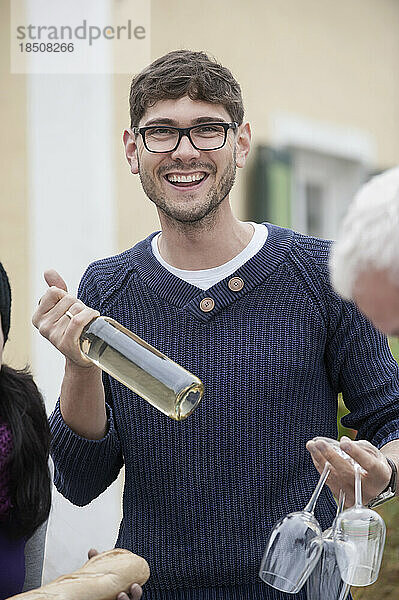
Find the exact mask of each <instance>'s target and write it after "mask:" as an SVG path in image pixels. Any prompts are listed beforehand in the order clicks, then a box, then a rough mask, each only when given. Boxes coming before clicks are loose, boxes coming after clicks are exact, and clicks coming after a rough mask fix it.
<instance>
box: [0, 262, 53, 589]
mask: <svg viewBox="0 0 399 600" xmlns="http://www.w3.org/2000/svg"><path fill="white" fill-rule="evenodd" d="M10 314H11V289H10V284H9V280H8V276H7V273H6V272H5V270H4V268H3V265H2V264H1V263H0V598H8V597H9V596H11V595H13V594H17V593H18V592H21V591H22V590H23V591H27V590H29V589H33V588H35V587H38V586H39V585H40V583H41V574H42V567H43V553H44V537H45V529H46V527H45V523H46V521H47V518H48V515H49V511H50V505H51V482H50V473H49V469H48V457H49V449H50V430H49V426H48V422H47V415H46V411H45V407H44V403H43V399H42V396H41V394H40V392H39V390H38V389H37V387H36V385H35V383H34V381H33V379H32V377H31V375H30V373H29V372H28V371H27V370H22V371H19V370H16V369H13V368H11V367H9V366H7V365H5V364H4V363H3V361H2V355H3V349H4V345H5V343H6V341H7V339H8V334H9V329H10Z"/></svg>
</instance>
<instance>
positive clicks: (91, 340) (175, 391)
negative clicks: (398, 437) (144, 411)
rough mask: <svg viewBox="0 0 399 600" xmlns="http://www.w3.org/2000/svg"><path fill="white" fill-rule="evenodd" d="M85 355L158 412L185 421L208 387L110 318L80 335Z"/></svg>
mask: <svg viewBox="0 0 399 600" xmlns="http://www.w3.org/2000/svg"><path fill="white" fill-rule="evenodd" d="M80 349H81V351H82V353H83V355H84V356H85V357H86V358H88V359H89V360H91V361H92V362H93V363H94V364H96V365H97V366H99V367H100V368H101V369H102V370H103V371H105V372H106V373H109V375H111V376H112V377H114V378H115V379H117V380H118V381H120V382H121V383H122V384H123V385H126V386H127V387H128V388H129V389H131V390H133V392H135V393H136V394H138V395H139V396H141V397H142V398H144V399H145V400H147V402H149V403H150V404H152V405H153V406H155V407H156V408H157V409H158V410H160V411H161V412H163V413H164V414H165V415H167V416H168V417H171V418H172V419H175V420H176V421H182V420H183V419H185V418H186V417H188V416H189V415H191V413H192V412H193V410H194V409H195V408H196V406H197V405H198V403H199V401H200V400H201V398H202V395H203V392H204V386H203V384H202V382H201V380H200V379H198V377H196V376H195V375H193V374H192V373H190V372H189V371H186V369H184V368H183V367H181V366H180V365H178V364H177V363H175V362H174V361H173V360H171V359H170V358H168V357H167V356H165V355H164V354H162V353H161V352H159V351H158V350H157V349H156V348H154V347H153V346H151V345H150V344H147V342H145V341H144V340H142V339H141V338H140V337H139V336H138V335H136V334H134V333H132V332H131V331H129V329H126V327H123V326H122V325H120V324H119V323H118V322H117V321H115V320H114V319H111V318H110V317H103V316H101V317H97V318H95V319H93V321H91V322H90V323H89V324H88V325H86V327H85V328H84V330H83V332H82V334H81V336H80Z"/></svg>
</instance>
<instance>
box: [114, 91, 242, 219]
mask: <svg viewBox="0 0 399 600" xmlns="http://www.w3.org/2000/svg"><path fill="white" fill-rule="evenodd" d="M216 121H217V122H227V123H228V122H231V117H230V115H229V114H228V112H227V111H226V109H225V108H224V107H223V106H222V105H219V104H210V103H208V102H201V101H194V100H191V99H190V98H189V97H188V96H184V97H182V98H179V99H177V100H162V101H159V102H157V103H156V104H155V105H154V106H152V107H150V108H148V109H147V111H146V112H145V114H144V115H143V117H142V119H141V121H140V123H139V127H145V126H148V125H170V126H174V127H190V126H192V125H198V124H201V123H205V122H216ZM127 133H128V132H125V136H124V139H125V147H126V155H127V158H128V161H129V163H130V165H131V170H132V172H133V173H139V175H140V180H141V183H142V186H143V189H144V191H145V193H146V194H147V196H148V197H149V199H150V200H151V201H152V202H154V204H155V205H156V206H157V207H158V209H160V211H161V212H163V213H165V214H166V215H168V216H169V217H170V218H171V219H173V220H176V221H180V222H183V223H193V222H197V221H200V220H201V219H203V218H204V217H206V216H207V215H208V214H210V213H212V212H213V211H214V210H215V208H216V207H217V206H218V205H219V204H220V203H221V202H222V201H223V200H224V199H225V198H226V197H227V196H228V194H229V192H230V190H231V188H232V186H233V183H234V179H235V171H236V166H243V165H244V162H245V157H246V154H247V152H248V150H249V138H250V134H249V126H245V125H244V126H241V128H240V130H239V132H238V134H236V133H235V132H234V131H233V130H232V129H229V130H228V132H227V139H226V143H225V145H224V146H223V147H222V148H220V149H219V150H211V151H201V150H196V149H195V148H194V146H193V145H192V144H191V142H190V140H189V139H188V137H186V136H184V137H182V139H181V140H180V143H179V145H178V147H177V148H176V150H174V151H173V152H163V153H156V154H154V153H151V152H148V151H147V150H146V148H145V147H144V143H143V140H142V138H141V136H140V135H138V136H137V138H136V139H134V138H133V136H132V135H131V134H128V135H126V134H127ZM243 137H245V138H246V142H247V145H248V149H245V151H243V150H242V148H241V146H242V138H243ZM240 144H241V145H240ZM244 145H245V144H244ZM244 155H245V156H244ZM182 176H184V177H185V180H186V181H184V182H183V181H180V182H178V181H177V178H180V179H181V178H182Z"/></svg>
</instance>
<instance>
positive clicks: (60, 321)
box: [32, 269, 100, 368]
mask: <svg viewBox="0 0 399 600" xmlns="http://www.w3.org/2000/svg"><path fill="white" fill-rule="evenodd" d="M44 278H45V280H46V283H47V284H48V286H49V289H48V290H47V292H46V293H45V294H44V296H42V298H41V299H40V301H39V305H38V307H37V309H36V312H35V314H34V315H33V317H32V323H33V325H34V326H35V327H36V328H37V329H38V330H39V332H40V334H41V335H42V336H43V337H45V338H46V339H48V340H49V341H50V342H51V343H52V344H53V346H55V347H56V348H57V349H58V350H59V351H60V352H62V354H64V356H66V357H67V358H68V359H69V360H71V361H72V362H73V363H74V364H75V365H78V366H79V367H92V368H97V367H94V366H93V363H91V362H90V361H89V360H88V359H87V358H85V357H84V356H83V354H82V353H81V351H80V347H79V337H80V335H81V333H82V331H83V328H84V327H85V326H86V325H87V324H88V323H90V321H92V320H93V319H94V318H95V317H98V316H99V314H100V313H99V312H98V311H96V310H93V309H92V308H88V307H87V306H86V305H85V304H83V302H81V301H80V300H78V299H77V298H75V297H74V296H72V295H70V294H68V291H67V286H66V283H65V281H64V280H63V279H62V277H61V276H60V275H59V274H58V273H57V271H54V270H53V269H51V270H49V271H46V272H45V273H44ZM67 311H69V313H71V314H72V315H73V317H72V318H70V317H69V316H68V315H67V314H66V312H67Z"/></svg>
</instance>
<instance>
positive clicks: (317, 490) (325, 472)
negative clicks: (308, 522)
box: [304, 462, 330, 513]
mask: <svg viewBox="0 0 399 600" xmlns="http://www.w3.org/2000/svg"><path fill="white" fill-rule="evenodd" d="M329 474H330V463H328V462H326V464H325V465H324V469H323V472H322V474H321V475H320V479H319V481H318V483H317V485H316V487H315V490H314V492H313V494H312V497H311V498H310V500H309V502H308V503H307V505H306V506H305V508H304V510H306V511H307V512H310V513H313V511H314V507H315V504H316V502H317V499H318V497H319V496H320V492H321V490H322V488H323V485H324V483H325V481H326V479H327V477H328V476H329Z"/></svg>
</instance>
